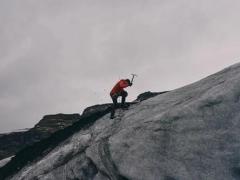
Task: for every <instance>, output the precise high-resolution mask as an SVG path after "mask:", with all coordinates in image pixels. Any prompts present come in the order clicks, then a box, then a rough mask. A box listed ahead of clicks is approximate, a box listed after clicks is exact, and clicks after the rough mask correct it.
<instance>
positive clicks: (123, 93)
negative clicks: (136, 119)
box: [111, 90, 128, 118]
mask: <svg viewBox="0 0 240 180" xmlns="http://www.w3.org/2000/svg"><path fill="white" fill-rule="evenodd" d="M119 96H121V97H122V102H121V106H124V104H125V101H126V97H127V96H128V93H127V92H126V91H124V90H123V91H121V92H119V93H116V94H113V95H111V98H112V101H113V106H112V110H111V118H113V117H114V115H115V109H116V108H117V99H118V97H119Z"/></svg>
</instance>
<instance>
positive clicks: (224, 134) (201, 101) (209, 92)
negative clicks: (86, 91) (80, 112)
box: [0, 64, 240, 180]
mask: <svg viewBox="0 0 240 180" xmlns="http://www.w3.org/2000/svg"><path fill="white" fill-rule="evenodd" d="M239 109H240V64H236V65H234V66H231V67H229V68H226V69H224V70H223V71H221V72H219V73H217V74H214V75H212V76H209V77H207V78H205V79H203V80H201V81H198V82H196V83H193V84H191V85H188V86H185V87H182V88H179V89H177V90H174V91H171V92H167V93H164V94H161V95H157V96H155V97H152V98H150V99H148V100H145V101H142V102H139V103H137V104H134V105H131V106H130V108H129V110H127V111H124V110H120V109H119V110H117V112H116V115H117V118H115V119H113V120H112V119H110V118H109V114H108V112H109V111H108V110H106V111H105V112H103V113H102V114H97V113H96V114H94V116H93V115H90V116H88V117H87V116H86V117H85V118H82V120H79V122H77V123H76V126H72V127H71V128H69V127H68V128H66V129H64V130H62V133H61V134H62V138H57V137H59V136H57V135H55V137H53V136H51V137H50V139H49V140H48V141H44V142H40V143H38V144H36V145H34V146H32V147H29V148H28V149H26V150H25V151H24V150H23V151H22V153H21V154H17V155H16V157H15V158H13V159H12V161H10V162H9V163H8V164H7V165H6V166H4V167H3V168H1V169H0V175H1V174H3V173H4V172H5V173H6V172H9V170H11V172H14V174H8V179H12V180H33V179H39V180H48V179H49V180H50V179H58V180H61V179H84V180H88V179H89V180H109V179H111V180H119V179H120V180H121V179H122V180H139V179H143V180H156V179H159V180H189V179H194V180H195V179H196V180H236V179H240V140H239V134H240V110H239ZM98 113H99V112H98ZM80 122H82V124H78V123H80ZM88 122H89V123H88ZM74 127H75V129H74ZM63 134H64V136H63ZM56 141H58V142H57V143H50V142H56ZM47 142H48V143H47ZM44 143H45V146H44V147H43V145H42V144H44ZM37 147H41V148H42V149H41V153H36V155H37V156H36V157H35V158H34V157H31V158H29V160H30V159H31V161H29V162H28V163H26V162H24V163H21V162H23V161H25V159H24V158H25V157H23V155H24V152H26V154H27V152H28V151H29V152H30V151H31V150H32V152H33V153H34V152H35V151H36V149H38V148H37ZM42 152H45V153H42ZM26 154H25V155H26ZM27 158H28V157H27ZM16 163H18V164H19V166H18V167H14V168H15V169H14V170H13V165H14V164H16ZM20 165H21V166H20ZM11 168H12V169H11ZM9 175H12V176H9ZM2 177H6V174H5V176H2Z"/></svg>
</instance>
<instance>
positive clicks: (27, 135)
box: [0, 114, 80, 160]
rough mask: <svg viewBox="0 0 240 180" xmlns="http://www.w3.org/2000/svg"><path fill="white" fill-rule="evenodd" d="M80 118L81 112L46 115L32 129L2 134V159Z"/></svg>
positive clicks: (0, 155)
mask: <svg viewBox="0 0 240 180" xmlns="http://www.w3.org/2000/svg"><path fill="white" fill-rule="evenodd" d="M79 118H80V115H79V114H56V115H47V116H44V117H43V119H42V120H40V121H39V123H37V124H36V125H35V126H34V127H33V128H32V129H29V130H28V131H25V132H12V133H8V134H1V135H0V160H1V159H4V158H7V157H9V156H13V155H14V154H15V153H16V152H18V151H19V150H21V149H23V148H24V147H26V146H29V145H32V144H33V143H35V142H38V141H40V140H42V139H44V138H47V137H49V136H50V135H51V134H53V133H54V132H56V131H58V130H60V129H64V128H66V127H68V126H70V125H72V124H73V123H74V122H76V121H78V119H79Z"/></svg>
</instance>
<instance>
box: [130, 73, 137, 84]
mask: <svg viewBox="0 0 240 180" xmlns="http://www.w3.org/2000/svg"><path fill="white" fill-rule="evenodd" d="M136 76H137V74H132V80H131V84H132V83H133V80H134V78H135V77H136Z"/></svg>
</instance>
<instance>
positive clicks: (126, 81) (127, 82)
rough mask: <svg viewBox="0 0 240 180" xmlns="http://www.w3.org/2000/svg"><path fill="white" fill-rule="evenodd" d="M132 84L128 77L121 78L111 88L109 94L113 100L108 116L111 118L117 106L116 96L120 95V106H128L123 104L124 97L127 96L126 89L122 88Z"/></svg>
mask: <svg viewBox="0 0 240 180" xmlns="http://www.w3.org/2000/svg"><path fill="white" fill-rule="evenodd" d="M128 86H132V82H131V81H130V80H129V79H122V80H120V81H119V82H118V83H117V84H116V85H115V86H114V87H113V89H112V90H111V92H110V96H111V98H112V101H113V105H112V109H111V116H110V118H111V119H113V118H114V117H115V116H114V115H115V109H116V108H117V99H118V97H120V96H121V97H122V102H121V108H123V109H125V108H127V107H128V106H127V105H126V104H125V101H126V97H127V96H128V93H127V91H125V90H124V88H126V87H128Z"/></svg>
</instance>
